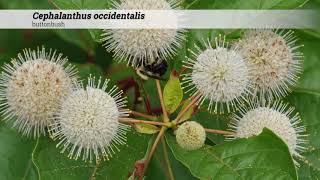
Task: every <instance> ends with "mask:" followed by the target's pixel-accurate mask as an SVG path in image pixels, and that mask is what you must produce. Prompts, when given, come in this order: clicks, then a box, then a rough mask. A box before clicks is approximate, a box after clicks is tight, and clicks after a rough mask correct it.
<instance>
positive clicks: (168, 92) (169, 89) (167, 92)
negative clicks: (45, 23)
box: [163, 70, 183, 113]
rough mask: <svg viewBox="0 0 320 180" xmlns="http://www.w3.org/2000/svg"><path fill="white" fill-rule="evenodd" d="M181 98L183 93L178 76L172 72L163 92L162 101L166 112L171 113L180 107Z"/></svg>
mask: <svg viewBox="0 0 320 180" xmlns="http://www.w3.org/2000/svg"><path fill="white" fill-rule="evenodd" d="M182 98H183V91H182V88H181V85H180V80H179V77H178V74H177V72H176V71H175V70H173V71H172V72H171V74H170V78H169V80H168V82H167V84H166V86H165V87H164V90H163V99H164V105H165V107H166V110H167V111H168V112H169V113H173V112H174V111H175V110H176V109H177V108H178V107H179V105H180V102H181V100H182Z"/></svg>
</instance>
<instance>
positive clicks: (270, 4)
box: [184, 0, 308, 9]
mask: <svg viewBox="0 0 320 180" xmlns="http://www.w3.org/2000/svg"><path fill="white" fill-rule="evenodd" d="M306 2H308V0H228V1H225V0H206V1H201V0H188V2H187V3H185V4H184V7H185V8H187V9H292V8H297V7H301V6H303V5H304V4H305V3H306Z"/></svg>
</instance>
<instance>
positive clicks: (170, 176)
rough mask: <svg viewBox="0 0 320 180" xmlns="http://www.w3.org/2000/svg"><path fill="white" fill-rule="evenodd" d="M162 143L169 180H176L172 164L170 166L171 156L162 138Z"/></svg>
mask: <svg viewBox="0 0 320 180" xmlns="http://www.w3.org/2000/svg"><path fill="white" fill-rule="evenodd" d="M161 141H162V148H163V156H164V160H165V162H166V164H167V168H168V174H169V178H170V180H174V175H173V172H172V168H171V164H170V160H169V156H168V151H167V146H166V142H165V140H164V138H163V137H162V139H161Z"/></svg>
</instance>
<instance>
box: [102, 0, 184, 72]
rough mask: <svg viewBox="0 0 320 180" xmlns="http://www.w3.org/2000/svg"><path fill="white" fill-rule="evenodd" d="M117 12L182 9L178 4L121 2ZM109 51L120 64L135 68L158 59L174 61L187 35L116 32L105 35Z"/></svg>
mask: <svg viewBox="0 0 320 180" xmlns="http://www.w3.org/2000/svg"><path fill="white" fill-rule="evenodd" d="M113 4H114V9H119V10H128V9H129V10H130V9H141V10H173V9H176V8H178V4H179V3H178V2H177V1H175V0H169V1H167V0H120V2H114V3H113ZM102 36H103V37H104V38H103V39H102V40H103V41H105V44H104V46H105V47H106V49H107V51H109V52H111V51H112V52H114V56H115V57H116V59H117V60H118V61H123V60H126V61H127V63H128V64H129V65H131V66H134V67H137V66H140V65H142V64H149V63H152V62H154V61H155V60H157V59H163V60H166V59H167V58H168V57H169V58H171V57H172V56H173V55H174V54H175V52H176V50H177V48H179V47H180V46H181V42H182V41H183V39H184V36H183V31H182V30H177V29H114V30H105V33H104V34H103V35H102Z"/></svg>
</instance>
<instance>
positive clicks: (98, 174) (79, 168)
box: [34, 130, 151, 180]
mask: <svg viewBox="0 0 320 180" xmlns="http://www.w3.org/2000/svg"><path fill="white" fill-rule="evenodd" d="M150 137H151V136H147V135H141V134H138V133H135V132H134V130H131V132H129V133H128V143H127V145H126V146H120V147H119V148H120V152H118V153H116V154H115V155H114V156H113V157H112V159H111V160H110V161H105V162H101V163H99V164H98V165H96V164H94V163H91V164H90V163H86V162H83V161H81V160H78V161H75V160H71V159H69V158H68V157H67V153H64V154H61V153H60V150H59V149H57V148H56V147H55V146H56V142H52V140H50V139H48V138H41V139H40V140H39V142H38V144H37V148H36V150H35V153H34V160H35V164H36V165H37V167H38V169H39V176H40V177H41V179H45V180H50V179H52V180H56V179H68V180H73V179H75V180H78V179H89V178H90V177H91V178H92V177H95V178H97V179H126V178H127V176H128V174H129V173H130V172H132V171H133V170H134V163H135V161H137V160H139V159H141V158H143V157H144V154H145V151H146V149H147V144H148V139H149V138H150Z"/></svg>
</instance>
